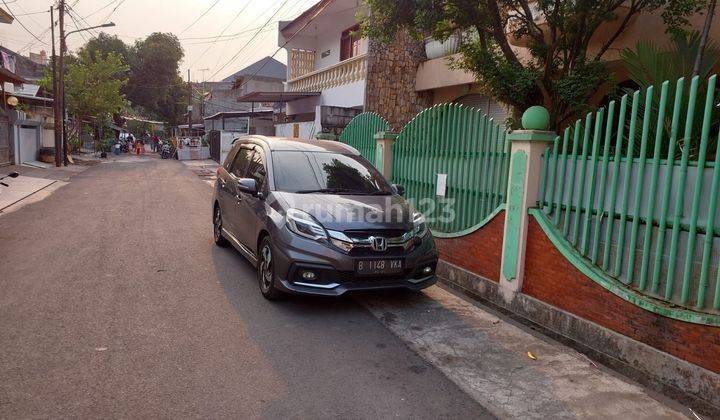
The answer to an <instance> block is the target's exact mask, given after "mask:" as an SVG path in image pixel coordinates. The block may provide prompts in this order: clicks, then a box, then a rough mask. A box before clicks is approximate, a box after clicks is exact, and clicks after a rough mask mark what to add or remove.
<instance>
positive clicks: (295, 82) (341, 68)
mask: <svg viewBox="0 0 720 420" xmlns="http://www.w3.org/2000/svg"><path fill="white" fill-rule="evenodd" d="M291 74H292V71H291ZM366 75H367V54H362V55H358V56H357V57H352V58H349V59H347V60H344V61H341V62H339V63H337V64H333V65H331V66H328V67H325V68H323V69H320V70H315V71H311V72H309V73H305V74H303V75H302V76H298V77H295V78H293V79H290V80H288V81H287V89H286V90H287V91H288V92H321V91H323V90H326V89H330V88H334V87H338V86H343V85H347V84H350V83H353V82H357V81H360V80H364V79H365V77H366Z"/></svg>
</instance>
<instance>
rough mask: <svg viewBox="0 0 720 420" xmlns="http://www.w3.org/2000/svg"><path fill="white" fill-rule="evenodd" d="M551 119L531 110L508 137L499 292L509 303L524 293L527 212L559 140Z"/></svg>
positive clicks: (537, 109)
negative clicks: (548, 156) (550, 126)
mask: <svg viewBox="0 0 720 420" xmlns="http://www.w3.org/2000/svg"><path fill="white" fill-rule="evenodd" d="M549 119H550V118H549V114H548V111H547V110H546V109H545V108H543V107H540V106H534V107H531V108H529V109H528V110H527V111H525V113H524V114H523V118H522V124H523V128H524V130H516V131H513V132H512V133H510V134H508V140H509V141H510V142H511V149H510V173H509V176H508V192H507V208H506V212H505V228H504V231H503V250H502V264H501V266H500V291H501V293H502V295H503V298H504V299H505V300H506V301H507V302H508V303H509V302H510V301H512V299H513V298H514V297H515V294H516V293H518V292H519V291H520V290H522V281H523V272H524V269H525V247H526V242H527V230H528V209H529V208H531V207H534V206H535V204H536V203H537V199H538V191H539V189H540V173H541V169H542V163H543V162H542V154H543V152H544V151H545V150H546V149H547V147H548V145H549V144H551V143H552V142H553V141H555V138H556V137H557V134H556V133H554V132H552V131H546V130H547V127H548V123H549Z"/></svg>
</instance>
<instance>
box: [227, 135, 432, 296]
mask: <svg viewBox="0 0 720 420" xmlns="http://www.w3.org/2000/svg"><path fill="white" fill-rule="evenodd" d="M402 194H403V188H402V187H401V186H398V185H390V184H388V182H387V181H386V180H385V179H384V178H383V176H382V175H381V174H380V173H379V172H378V171H377V170H376V169H375V167H373V165H372V164H371V163H370V162H368V161H367V160H366V159H365V158H363V157H362V156H361V155H360V153H358V151H357V150H355V149H354V148H352V147H350V146H348V145H345V144H343V143H339V142H333V141H320V140H312V141H305V140H296V139H284V138H275V137H264V136H246V137H242V138H239V139H237V140H236V141H235V142H234V145H233V148H232V150H231V151H230V153H229V154H228V156H227V159H226V160H225V162H224V163H223V165H222V166H221V167H220V168H218V173H217V183H216V185H215V192H214V195H213V228H214V229H213V232H214V239H215V243H216V244H217V245H219V246H227V245H228V244H231V245H232V246H234V247H235V248H236V249H237V250H238V251H239V252H240V253H242V254H243V255H244V256H245V258H247V259H248V260H249V261H250V262H251V263H252V264H253V265H254V266H255V267H257V271H258V281H259V283H260V291H261V292H262V294H263V296H265V297H266V298H267V299H276V298H278V297H280V296H282V294H283V293H300V294H312V295H329V296H338V295H341V294H343V293H345V292H347V291H352V290H371V289H389V288H407V289H412V290H420V289H423V288H425V287H428V286H430V285H432V284H434V283H435V282H436V277H435V268H436V265H437V260H438V253H437V250H436V248H435V243H434V241H433V238H432V234H431V233H430V230H429V229H428V226H427V223H426V221H425V218H424V216H423V215H422V214H420V213H419V212H418V211H416V210H415V209H413V208H412V206H410V205H409V204H408V203H407V201H405V199H404V198H403V197H402Z"/></svg>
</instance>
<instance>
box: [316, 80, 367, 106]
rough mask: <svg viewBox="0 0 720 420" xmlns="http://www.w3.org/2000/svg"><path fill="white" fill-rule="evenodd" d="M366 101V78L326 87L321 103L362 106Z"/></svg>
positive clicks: (321, 95) (321, 96)
mask: <svg viewBox="0 0 720 420" xmlns="http://www.w3.org/2000/svg"><path fill="white" fill-rule="evenodd" d="M364 102H365V80H358V81H357V82H353V83H348V84H346V85H342V86H337V87H334V88H330V89H325V90H323V91H322V93H321V94H320V103H321V104H322V105H327V106H339V107H343V108H356V107H362V106H363V103H364Z"/></svg>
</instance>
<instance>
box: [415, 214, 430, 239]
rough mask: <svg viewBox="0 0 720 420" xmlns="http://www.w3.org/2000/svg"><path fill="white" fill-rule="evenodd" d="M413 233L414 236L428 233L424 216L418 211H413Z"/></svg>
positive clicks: (420, 236)
mask: <svg viewBox="0 0 720 420" xmlns="http://www.w3.org/2000/svg"><path fill="white" fill-rule="evenodd" d="M413 233H414V234H415V236H416V237H418V238H422V237H423V236H425V235H426V234H427V233H428V227H427V221H425V216H423V215H422V213H420V212H419V211H415V212H414V213H413Z"/></svg>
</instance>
